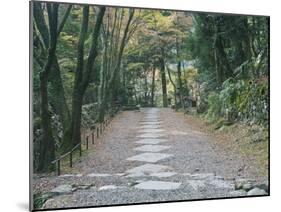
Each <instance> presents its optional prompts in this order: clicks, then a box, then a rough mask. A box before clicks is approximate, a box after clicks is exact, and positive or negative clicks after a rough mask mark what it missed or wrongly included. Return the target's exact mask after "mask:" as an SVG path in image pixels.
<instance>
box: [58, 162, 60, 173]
mask: <svg viewBox="0 0 281 212" xmlns="http://www.w3.org/2000/svg"><path fill="white" fill-rule="evenodd" d="M59 175H60V160H58V176H59Z"/></svg>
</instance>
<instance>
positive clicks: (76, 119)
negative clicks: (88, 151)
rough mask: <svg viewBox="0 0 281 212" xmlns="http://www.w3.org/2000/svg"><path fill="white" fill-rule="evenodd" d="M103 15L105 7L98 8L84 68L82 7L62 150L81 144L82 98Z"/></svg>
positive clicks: (85, 28)
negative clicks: (68, 125) (71, 90)
mask: <svg viewBox="0 0 281 212" xmlns="http://www.w3.org/2000/svg"><path fill="white" fill-rule="evenodd" d="M104 13H105V7H100V10H99V13H98V15H97V19H96V24H95V27H94V30H93V33H92V35H91V37H92V42H91V48H90V51H89V56H88V58H87V64H86V66H84V44H85V39H86V35H87V31H88V22H89V6H84V8H83V18H82V27H81V32H80V37H79V41H78V57H77V67H76V73H75V80H74V88H73V97H72V113H71V114H72V117H71V118H72V119H71V124H70V128H69V129H68V130H67V132H66V133H65V135H64V145H63V150H67V149H69V148H71V147H73V146H74V145H76V144H78V143H80V142H81V133H80V130H81V112H82V103H83V97H84V93H85V91H86V89H87V87H88V85H89V82H90V78H91V74H93V73H92V72H93V66H94V63H95V59H96V57H97V48H98V37H99V32H100V27H101V24H102V20H103V16H104ZM95 74H96V73H95ZM69 141H70V143H69Z"/></svg>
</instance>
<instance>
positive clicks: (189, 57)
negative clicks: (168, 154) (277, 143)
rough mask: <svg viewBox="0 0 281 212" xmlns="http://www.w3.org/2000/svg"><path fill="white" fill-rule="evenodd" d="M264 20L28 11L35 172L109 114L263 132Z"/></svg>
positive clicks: (106, 10) (83, 9)
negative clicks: (176, 114) (165, 111)
mask: <svg viewBox="0 0 281 212" xmlns="http://www.w3.org/2000/svg"><path fill="white" fill-rule="evenodd" d="M268 39H269V38H268V18H266V17H259V16H241V15H220V14H207V13H190V12H175V11H168V10H147V9H133V8H113V7H103V6H88V5H86V6H82V5H68V4H57V3H40V2H34V3H33V47H34V48H33V58H34V60H33V61H34V63H33V118H34V120H33V121H34V123H33V124H34V128H33V131H34V141H33V142H34V145H33V146H34V167H35V170H36V171H37V172H47V171H51V170H53V168H54V167H53V165H52V164H51V163H50V162H51V161H53V160H54V159H55V158H56V156H57V155H59V154H62V153H64V152H66V151H68V150H69V149H71V148H72V147H73V146H75V145H76V144H78V143H80V142H81V132H83V130H86V129H92V128H95V125H96V123H99V122H102V121H103V120H104V118H105V117H106V116H110V115H111V114H113V113H114V111H115V110H116V109H118V108H119V109H120V108H123V109H128V110H130V109H136V108H138V107H172V108H174V109H175V110H182V111H184V112H187V113H193V112H196V113H198V114H202V116H204V117H205V118H206V119H208V120H209V121H218V120H220V121H221V122H224V123H233V122H243V123H246V124H257V125H259V126H261V127H263V128H267V126H268V107H269V105H268V96H269V94H268V75H269V69H268V62H269V61H268V60H269V53H268V51H269V49H268V48H269V47H268Z"/></svg>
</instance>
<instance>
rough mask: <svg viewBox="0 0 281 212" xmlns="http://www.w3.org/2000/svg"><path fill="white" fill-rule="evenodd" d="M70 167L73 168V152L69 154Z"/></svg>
mask: <svg viewBox="0 0 281 212" xmlns="http://www.w3.org/2000/svg"><path fill="white" fill-rule="evenodd" d="M69 166H70V167H71V168H72V150H71V152H70V154H69Z"/></svg>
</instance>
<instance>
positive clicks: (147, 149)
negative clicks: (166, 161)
mask: <svg viewBox="0 0 281 212" xmlns="http://www.w3.org/2000/svg"><path fill="white" fill-rule="evenodd" d="M170 147H171V146H164V145H143V146H140V147H137V148H134V150H136V151H142V152H160V151H162V150H165V149H169V148H170Z"/></svg>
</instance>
